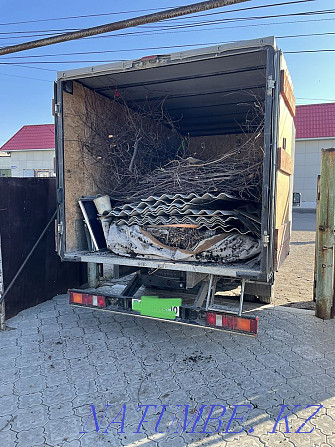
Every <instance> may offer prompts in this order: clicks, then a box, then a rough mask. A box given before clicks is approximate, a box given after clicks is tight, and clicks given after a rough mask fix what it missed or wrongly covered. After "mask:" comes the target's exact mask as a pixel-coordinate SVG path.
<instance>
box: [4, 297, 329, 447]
mask: <svg viewBox="0 0 335 447" xmlns="http://www.w3.org/2000/svg"><path fill="white" fill-rule="evenodd" d="M257 314H258V315H259V317H260V322H259V326H260V327H259V336H258V338H252V337H248V336H244V335H239V334H233V333H227V332H219V331H213V330H207V329H206V330H204V329H201V328H194V327H186V326H180V325H176V324H173V323H167V322H162V321H153V320H147V319H142V318H134V317H129V316H121V315H113V314H110V313H107V312H101V311H92V310H90V309H78V308H71V307H70V306H69V305H68V304H67V297H66V296H64V295H63V296H59V297H56V298H54V299H53V300H52V301H48V302H45V303H43V304H40V305H38V306H36V307H34V308H31V309H27V310H25V311H23V312H21V313H20V314H19V315H18V316H17V317H14V318H12V319H11V320H9V321H8V326H10V327H11V328H12V329H11V330H7V331H5V332H0V374H1V383H0V446H1V447H2V446H3V447H42V446H43V447H51V446H52V447H57V446H61V447H88V446H90V447H91V446H92V447H100V446H103V447H105V446H109V447H110V446H128V447H135V446H144V447H146V446H158V447H163V446H173V447H174V446H176V447H177V446H192V447H196V446H213V447H214V446H215V447H219V446H220V447H221V446H227V447H229V446H232V447H233V446H248V447H249V446H250V447H257V446H271V447H275V446H281V447H289V446H290V447H293V446H304V447H307V446H315V447H316V446H320V447H326V446H335V356H334V334H335V320H331V321H322V320H318V319H316V318H315V317H314V315H313V312H311V311H306V310H299V309H290V308H285V307H276V308H273V307H265V308H263V309H261V310H258V311H257ZM106 404H107V405H109V406H108V407H107V411H106ZM92 405H93V406H94V411H95V413H94V411H93V407H92ZM139 405H142V407H141V408H140V409H139V410H138V411H137V409H138V407H139ZM148 405H150V407H146V406H148ZM178 405H179V407H177V406H178ZM202 405H206V407H202ZM214 405H216V406H215V407H214ZM285 405H287V406H288V407H285ZM320 405H322V407H320ZM164 406H165V407H164ZM185 406H188V407H185ZM294 406H297V407H296V408H295V411H294V412H293V414H291V415H289V416H288V417H287V426H286V421H285V419H282V420H281V421H279V422H278V424H276V421H277V420H278V417H279V416H280V414H281V411H284V412H283V413H282V414H281V416H282V417H283V416H285V415H286V413H287V412H289V411H290V410H292V409H293V408H294ZM306 406H312V407H309V408H307V409H306ZM201 407H202V412H201ZM185 408H186V409H185ZM199 409H200V414H199V412H198V410H199ZM317 410H318V411H317ZM234 411H235V414H233V413H234ZM315 411H317V414H316V415H315V416H314V417H312V418H311V420H309V421H308V422H307V423H306V424H305V425H303V424H304V421H306V420H307V419H308V418H309V417H310V416H311V415H312V414H313V413H314V412H315ZM145 412H146V415H145V417H144V418H143V419H144V420H145V421H146V422H143V423H142V424H141V419H142V416H143V414H144V413H145ZM210 412H212V414H210ZM186 413H187V414H186ZM185 414H186V416H187V418H186V422H185ZM198 416H199V417H198ZM242 416H243V420H241V419H240V420H239V419H238V418H242ZM210 417H212V418H219V419H210ZM95 418H96V419H95ZM192 418H193V420H192ZM113 420H114V422H115V423H112V422H113ZM206 421H207V425H206ZM220 422H221V428H220V431H219V433H209V432H214V431H215V430H216V429H217V428H218V426H219V424H220ZM100 423H101V425H100V427H99V424H100ZM184 423H185V425H187V423H189V425H188V427H187V429H186V431H184V430H183V425H184ZM85 424H86V425H85ZM157 424H158V425H157ZM299 427H300V430H299ZM122 428H123V430H122ZM106 429H107V432H105V431H106ZM97 430H98V432H97ZM288 430H289V431H290V433H286V432H287V431H288ZM297 430H298V431H300V432H301V433H299V432H298V433H296V431H297ZM118 431H119V433H118ZM120 431H123V432H122V433H120ZM239 431H241V433H233V432H239ZM310 431H311V433H306V432H310ZM80 432H86V433H80ZM302 432H305V433H302Z"/></svg>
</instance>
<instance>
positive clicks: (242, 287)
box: [238, 279, 245, 317]
mask: <svg viewBox="0 0 335 447" xmlns="http://www.w3.org/2000/svg"><path fill="white" fill-rule="evenodd" d="M244 290H245V279H242V283H241V295H240V306H239V309H238V315H239V317H240V316H241V315H242V310H243V299H244Z"/></svg>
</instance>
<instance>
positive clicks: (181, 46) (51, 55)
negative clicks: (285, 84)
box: [5, 32, 335, 60]
mask: <svg viewBox="0 0 335 447" xmlns="http://www.w3.org/2000/svg"><path fill="white" fill-rule="evenodd" d="M328 35H335V32H326V33H312V34H296V35H288V36H275V37H276V39H290V38H297V37H315V36H328ZM231 42H234V41H225V42H222V41H221V42H207V43H204V42H201V43H195V44H185V45H167V46H160V47H146V48H123V49H117V50H105V51H78V52H72V53H56V54H39V55H35V56H32V55H30V56H9V57H6V58H5V59H6V60H8V59H30V58H44V57H56V56H57V57H58V56H79V55H86V54H106V53H120V52H121V53H123V52H132V51H149V50H150V51H151V50H165V49H171V48H185V47H200V46H209V45H222V44H225V43H231Z"/></svg>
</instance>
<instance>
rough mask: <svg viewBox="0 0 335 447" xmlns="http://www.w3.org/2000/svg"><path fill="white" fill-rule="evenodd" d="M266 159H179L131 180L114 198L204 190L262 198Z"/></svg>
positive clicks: (127, 199) (235, 195) (199, 191)
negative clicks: (198, 160) (261, 186)
mask: <svg viewBox="0 0 335 447" xmlns="http://www.w3.org/2000/svg"><path fill="white" fill-rule="evenodd" d="M261 170H262V163H261V162H255V163H253V164H250V163H249V162H246V161H229V160H227V161H225V160H219V161H214V162H204V161H202V162H198V163H196V164H193V163H190V162H189V159H181V160H175V161H174V162H172V163H169V164H168V165H166V166H164V167H162V168H157V169H155V170H154V171H153V172H151V173H150V174H149V175H146V176H144V177H142V178H140V179H139V180H138V181H137V182H136V184H130V185H128V187H126V188H125V189H124V190H123V191H114V193H113V194H112V195H111V197H112V199H114V200H117V201H120V202H128V201H136V200H139V199H141V198H143V197H148V196H150V195H157V196H160V195H162V194H166V193H167V192H168V194H190V193H195V194H204V193H206V192H211V193H216V192H224V193H226V194H230V195H232V196H233V197H236V198H241V199H247V198H252V199H253V200H256V201H259V199H260V196H261V188H260V179H261Z"/></svg>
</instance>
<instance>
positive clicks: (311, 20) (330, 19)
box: [0, 18, 335, 49]
mask: <svg viewBox="0 0 335 447" xmlns="http://www.w3.org/2000/svg"><path fill="white" fill-rule="evenodd" d="M334 20H335V18H329V19H308V20H294V21H282V22H270V23H257V24H252V23H249V24H247V25H234V26H212V27H210V28H202V29H195V30H190V29H186V30H165V31H142V32H141V31H139V32H125V33H115V34H108V35H100V36H91V37H85V38H84V39H103V38H104V39H106V38H114V37H124V36H129V35H132V36H135V37H138V36H139V35H143V36H147V35H150V36H151V35H160V34H164V35H165V34H170V33H172V32H173V34H176V33H178V34H180V33H189V32H192V33H197V32H202V31H212V30H227V29H236V28H248V27H255V26H257V27H258V26H272V25H277V26H278V25H288V24H296V23H310V22H325V21H328V22H329V21H334ZM50 35H52V34H50ZM23 37H24V36H20V37H15V36H13V37H11V38H12V39H16V38H17V39H21V38H23ZM26 37H32V36H26ZM1 39H8V38H6V37H0V40H1ZM2 48H3V47H2ZM0 49H1V48H0Z"/></svg>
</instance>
